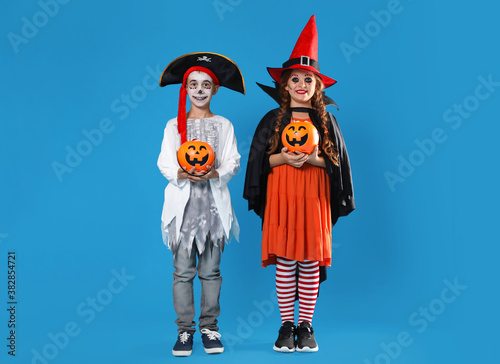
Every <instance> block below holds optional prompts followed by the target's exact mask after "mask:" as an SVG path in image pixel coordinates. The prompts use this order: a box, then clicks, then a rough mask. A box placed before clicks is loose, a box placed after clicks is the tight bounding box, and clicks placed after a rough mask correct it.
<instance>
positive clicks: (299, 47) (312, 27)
mask: <svg viewBox="0 0 500 364" xmlns="http://www.w3.org/2000/svg"><path fill="white" fill-rule="evenodd" d="M288 69H301V70H305V71H310V72H312V73H315V74H317V75H318V76H319V77H321V80H322V81H323V84H324V86H325V88H327V87H330V86H332V85H333V84H334V83H336V82H337V81H335V80H334V79H333V78H330V77H327V76H325V75H322V74H321V73H320V72H319V63H318V30H317V28H316V17H315V16H314V15H313V16H311V18H310V19H309V21H308V22H307V24H306V26H305V28H304V30H302V33H301V34H300V37H299V39H298V40H297V43H296V44H295V48H294V49H293V52H292V54H291V56H290V59H289V60H288V61H286V62H285V63H283V66H282V68H271V67H267V70H268V72H269V74H270V75H271V77H272V78H273V79H274V80H275V81H276V82H278V83H281V74H282V72H283V71H285V70H288Z"/></svg>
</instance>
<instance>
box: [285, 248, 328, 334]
mask: <svg viewBox="0 0 500 364" xmlns="http://www.w3.org/2000/svg"><path fill="white" fill-rule="evenodd" d="M297 264H298V265H299V284H298V291H299V322H298V324H300V323H301V322H302V321H307V322H309V323H312V322H311V321H312V317H313V314H314V306H316V298H317V296H318V288H319V262H318V261H309V260H306V261H304V262H297V261H296V260H288V259H285V258H281V257H278V258H277V261H276V292H277V294H278V305H279V308H280V313H281V322H282V323H284V322H285V321H291V322H295V321H294V306H295V294H296V292H297V277H296V270H297Z"/></svg>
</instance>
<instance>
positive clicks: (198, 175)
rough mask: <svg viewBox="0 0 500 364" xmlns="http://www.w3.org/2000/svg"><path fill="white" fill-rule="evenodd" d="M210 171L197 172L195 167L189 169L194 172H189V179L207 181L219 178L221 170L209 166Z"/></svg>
mask: <svg viewBox="0 0 500 364" xmlns="http://www.w3.org/2000/svg"><path fill="white" fill-rule="evenodd" d="M207 169H208V172H207V173H203V172H195V171H194V167H193V169H192V170H190V171H189V173H193V174H194V175H190V174H187V173H186V174H187V180H188V181H191V182H202V181H207V180H209V179H211V178H219V172H217V170H216V169H215V168H212V166H208V167H207Z"/></svg>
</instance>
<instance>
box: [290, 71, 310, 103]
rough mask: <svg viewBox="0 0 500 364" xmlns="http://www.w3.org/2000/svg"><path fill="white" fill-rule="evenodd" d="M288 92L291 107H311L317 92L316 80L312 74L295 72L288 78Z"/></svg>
mask: <svg viewBox="0 0 500 364" xmlns="http://www.w3.org/2000/svg"><path fill="white" fill-rule="evenodd" d="M286 90H287V91H288V92H289V93H290V97H291V100H290V106H291V107H297V106H311V98H312V97H313V95H314V92H315V90H316V78H315V77H314V74H312V73H311V72H307V71H303V70H293V71H292V73H291V74H290V77H289V78H288V82H287V86H286Z"/></svg>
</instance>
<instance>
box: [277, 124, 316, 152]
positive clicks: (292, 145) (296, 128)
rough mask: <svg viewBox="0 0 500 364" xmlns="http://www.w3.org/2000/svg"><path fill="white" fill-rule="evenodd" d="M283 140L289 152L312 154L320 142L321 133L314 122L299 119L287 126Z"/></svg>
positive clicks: (282, 136) (282, 135)
mask: <svg viewBox="0 0 500 364" xmlns="http://www.w3.org/2000/svg"><path fill="white" fill-rule="evenodd" d="M281 142H282V143H283V146H285V147H288V151H289V152H296V151H297V152H301V153H306V154H311V153H312V152H313V151H314V148H316V146H317V145H318V143H319V134H318V131H317V130H316V128H315V127H314V125H313V124H312V123H309V122H307V121H297V122H294V123H290V124H288V125H287V126H286V127H285V129H284V130H283V133H282V134H281Z"/></svg>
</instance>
